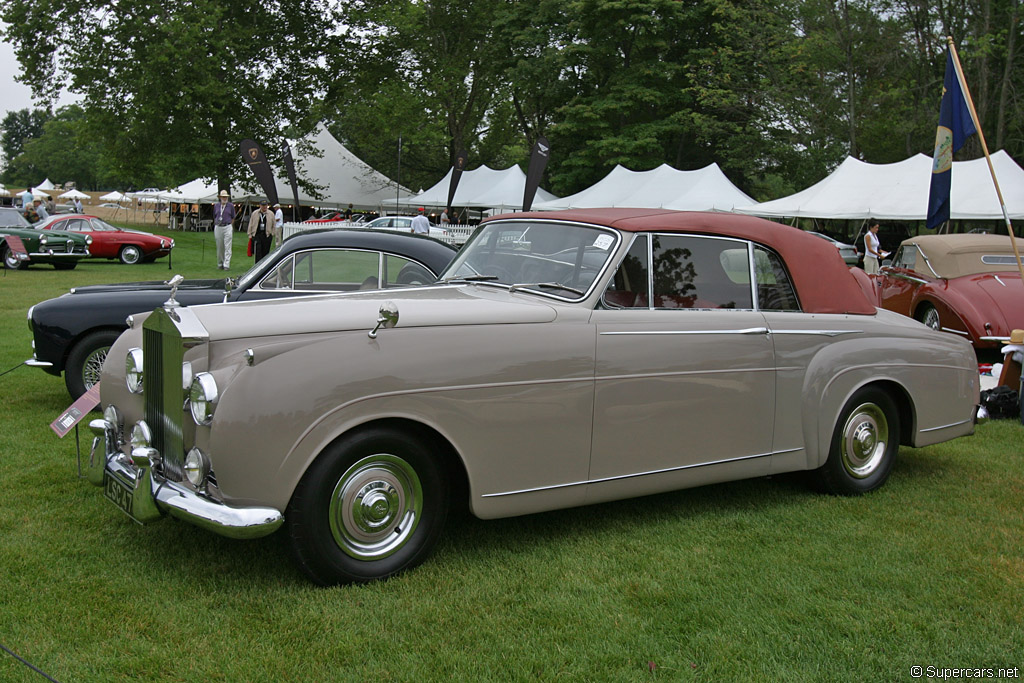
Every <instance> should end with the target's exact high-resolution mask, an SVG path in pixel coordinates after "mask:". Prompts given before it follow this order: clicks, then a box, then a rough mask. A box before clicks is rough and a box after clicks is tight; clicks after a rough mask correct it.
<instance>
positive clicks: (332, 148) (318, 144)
mask: <svg viewBox="0 0 1024 683" xmlns="http://www.w3.org/2000/svg"><path fill="white" fill-rule="evenodd" d="M310 147H312V149H313V150H315V152H316V153H315V154H309V153H306V151H305V150H306V149H308V148H310ZM292 155H293V156H294V158H295V172H296V175H298V176H299V178H300V179H301V178H306V179H308V180H310V181H312V182H313V183H314V184H315V185H316V186H318V187H317V192H318V193H319V194H320V195H321V198H319V199H314V198H313V197H311V196H310V195H308V194H307V193H306V192H305V191H304V190H303V189H302V187H301V185H300V187H299V203H301V204H302V205H303V206H335V207H342V206H348V205H349V204H352V205H353V206H354V207H355V208H357V209H375V208H377V207H379V206H380V204H381V202H382V201H383V200H384V199H387V198H391V199H394V198H395V195H396V192H397V194H398V196H399V197H405V196H407V195H408V194H409V191H408V190H406V189H405V188H404V187H400V186H398V185H397V184H396V183H395V181H393V180H391V179H390V178H388V177H387V176H386V175H384V174H382V173H378V172H377V171H375V170H373V168H372V167H371V166H369V165H367V164H366V163H365V162H363V161H362V160H361V159H360V158H359V157H357V156H356V155H354V154H352V152H350V151H348V149H347V148H346V147H345V145H343V144H341V143H340V142H338V140H337V139H336V138H335V137H334V136H333V135H331V134H330V132H328V130H327V128H326V126H324V125H323V124H320V125H319V126H317V128H316V130H314V131H313V132H312V133H311V134H310V135H309V136H307V137H306V138H305V139H303V140H302V141H299V142H298V143H296V144H293V145H292ZM274 176H275V178H276V184H277V196H278V200H279V201H280V202H281V203H282V204H290V203H292V202H294V199H293V197H294V194H293V192H292V188H291V185H290V184H289V182H288V179H287V174H286V173H285V172H284V171H283V170H281V169H275V173H274ZM254 185H255V183H254ZM231 198H232V199H233V200H234V201H236V202H239V201H242V202H244V201H259V200H260V199H263V193H262V190H259V189H257V190H254V191H251V192H247V191H243V190H239V189H235V188H232V191H231Z"/></svg>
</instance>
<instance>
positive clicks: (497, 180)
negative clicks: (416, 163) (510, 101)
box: [381, 166, 557, 210]
mask: <svg viewBox="0 0 1024 683" xmlns="http://www.w3.org/2000/svg"><path fill="white" fill-rule="evenodd" d="M451 180H452V169H448V173H447V174H445V176H444V178H442V179H441V180H440V181H438V183H437V184H436V185H434V186H433V187H431V188H429V189H426V190H424V191H422V192H420V193H419V194H417V195H414V196H412V197H406V198H405V199H398V200H395V198H394V197H392V198H391V199H385V200H384V201H383V202H381V203H382V204H383V205H384V206H392V207H394V206H406V207H409V206H437V207H441V206H447V205H448V190H449V187H450V186H451ZM525 193H526V174H525V173H523V170H522V169H521V168H519V167H518V166H509V167H508V168H506V169H504V170H502V171H496V170H494V169H493V168H488V167H487V166H481V167H480V168H474V169H473V170H472V171H463V173H462V178H460V179H459V187H458V189H457V190H456V191H455V199H454V200H452V204H453V205H454V206H469V207H474V208H479V209H503V210H508V209H522V208H523V195H524V194H525ZM554 199H557V197H555V195H553V194H551V193H550V192H547V191H545V190H543V189H541V188H537V197H536V201H538V202H549V201H552V200H554Z"/></svg>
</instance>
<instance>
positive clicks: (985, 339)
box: [950, 330, 1010, 342]
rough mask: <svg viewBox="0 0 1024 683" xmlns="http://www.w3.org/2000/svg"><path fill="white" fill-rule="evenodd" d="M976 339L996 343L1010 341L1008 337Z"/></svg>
mask: <svg viewBox="0 0 1024 683" xmlns="http://www.w3.org/2000/svg"><path fill="white" fill-rule="evenodd" d="M950 331H951V332H952V331H953V330H950ZM978 339H980V340H981V341H997V342H1008V341H1010V338H1009V337H978Z"/></svg>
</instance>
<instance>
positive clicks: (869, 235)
mask: <svg viewBox="0 0 1024 683" xmlns="http://www.w3.org/2000/svg"><path fill="white" fill-rule="evenodd" d="M881 257H882V250H881V245H880V243H879V241H878V221H875V222H874V223H872V224H871V227H870V228H868V231H867V232H866V233H864V272H865V273H867V274H868V275H876V274H877V273H878V260H879V259H880V258H881Z"/></svg>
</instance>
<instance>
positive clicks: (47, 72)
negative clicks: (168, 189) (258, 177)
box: [0, 0, 333, 186]
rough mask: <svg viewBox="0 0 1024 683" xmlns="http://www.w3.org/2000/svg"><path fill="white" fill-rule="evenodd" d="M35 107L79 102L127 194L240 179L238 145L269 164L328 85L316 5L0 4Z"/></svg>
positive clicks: (205, 1)
mask: <svg viewBox="0 0 1024 683" xmlns="http://www.w3.org/2000/svg"><path fill="white" fill-rule="evenodd" d="M0 8H2V9H3V11H4V13H5V15H6V16H7V17H8V20H9V21H10V24H9V25H8V28H7V32H6V36H7V38H8V39H9V40H10V41H11V42H12V43H13V44H14V47H15V52H16V54H17V56H18V59H19V61H20V62H21V64H22V66H23V67H24V71H25V73H31V74H34V75H35V77H34V78H33V79H32V80H31V81H30V82H29V81H27V79H26V82H29V84H30V85H32V87H33V89H34V91H35V94H36V96H37V97H45V96H46V94H47V93H46V91H45V89H44V88H45V87H49V85H48V86H44V85H43V84H53V83H58V84H60V83H66V84H67V86H68V88H69V90H70V91H71V92H74V93H78V94H80V95H82V97H83V100H82V108H83V111H84V115H85V119H86V122H87V123H86V125H87V126H88V127H89V129H90V130H91V132H92V134H93V135H94V136H95V138H96V139H97V140H98V141H99V142H100V143H101V144H102V145H103V148H104V149H105V152H106V155H107V156H108V157H109V158H110V159H111V160H112V161H113V168H112V171H113V172H115V173H116V174H118V175H119V176H121V177H124V178H126V179H128V180H129V181H130V182H132V183H134V184H136V185H157V186H166V185H171V184H178V183H181V182H183V181H186V180H190V179H192V178H195V177H196V176H203V177H206V178H217V179H218V180H219V182H220V183H221V185H223V186H226V185H227V184H228V183H230V182H231V181H232V180H238V179H241V178H242V177H244V173H245V172H246V171H247V169H245V167H244V166H243V165H242V164H241V163H239V161H240V158H239V142H240V141H241V140H242V139H243V138H247V137H251V138H253V139H255V140H257V141H258V142H260V143H262V144H263V146H264V148H265V149H266V151H267V153H268V156H270V157H271V158H272V159H273V158H274V157H275V156H276V155H277V153H278V150H279V149H280V146H281V145H280V142H281V141H282V140H283V139H284V134H285V131H286V130H287V129H288V127H289V126H295V127H297V128H299V129H302V130H309V129H311V128H312V123H313V122H311V121H310V120H309V114H310V112H311V111H312V109H313V107H312V103H313V101H314V100H315V99H316V98H317V97H318V95H320V94H322V92H323V90H324V88H323V87H322V86H321V85H320V84H321V83H324V82H326V81H327V73H326V71H325V62H324V60H323V59H321V58H320V57H321V56H322V55H324V54H325V53H326V46H327V43H328V42H329V41H330V38H331V37H330V36H329V35H328V34H327V32H326V31H324V28H323V27H324V25H325V24H327V25H332V24H333V15H332V14H331V12H330V11H329V6H328V2H327V0H272V1H271V2H258V1H256V0H242V1H239V2H231V3H221V2H215V1H214V0H169V1H168V2H162V3H155V4H154V3H150V2H147V1H146V0H128V2H122V3H118V4H117V5H116V7H115V6H112V5H110V4H109V3H107V2H106V1H105V0H54V2H52V3H50V4H49V5H48V6H47V11H45V12H40V11H38V5H37V4H35V3H31V2H28V1H27V0H0Z"/></svg>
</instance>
